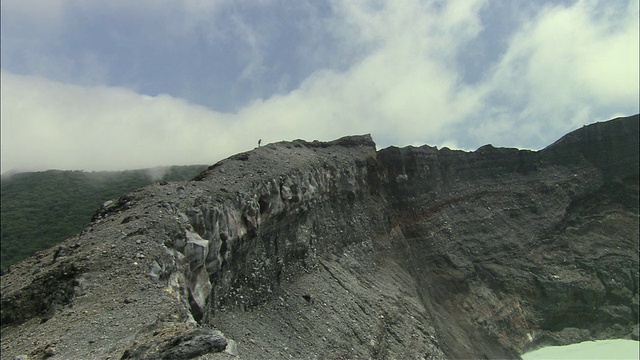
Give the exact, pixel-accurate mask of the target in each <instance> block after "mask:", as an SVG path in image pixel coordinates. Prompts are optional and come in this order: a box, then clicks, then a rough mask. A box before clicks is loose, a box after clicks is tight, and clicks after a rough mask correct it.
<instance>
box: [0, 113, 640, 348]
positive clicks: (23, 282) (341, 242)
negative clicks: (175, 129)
mask: <svg viewBox="0 0 640 360" xmlns="http://www.w3.org/2000/svg"><path fill="white" fill-rule="evenodd" d="M637 248H638V116H634V117H629V118H623V119H616V120H612V121H610V122H606V123H599V124H594V125H590V126H587V127H585V128H583V129H580V130H577V131H576V132H573V133H571V134H568V135H567V136H565V137H564V138H562V139H560V140H559V141H558V142H556V143H555V144H553V145H551V146H549V147H548V148H546V149H544V150H542V151H538V152H532V151H521V150H516V149H500V148H494V147H492V146H490V145H488V146H485V147H482V148H480V149H478V150H477V151H475V152H471V153H468V152H462V151H452V150H449V149H441V150H438V149H435V148H431V147H428V146H423V147H420V148H413V147H408V148H401V149H400V148H388V149H383V150H380V151H378V152H376V150H375V144H374V143H373V141H372V140H371V138H370V137H369V136H355V137H346V138H342V139H339V140H336V141H334V142H329V143H325V142H305V141H301V140H297V141H294V142H283V143H276V144H269V145H267V146H263V147H260V148H258V149H255V150H253V151H250V152H247V153H242V154H238V155H235V156H233V157H231V158H229V159H226V160H224V161H221V162H220V163H218V164H216V165H213V166H211V167H210V168H209V169H208V170H207V171H205V172H203V173H202V174H200V175H199V176H198V177H196V179H194V180H193V181H191V182H183V183H162V184H156V185H153V186H150V187H147V188H144V189H141V190H139V191H137V192H135V193H132V194H128V195H126V196H123V197H121V198H120V199H117V200H114V201H112V202H109V203H107V204H105V205H104V206H103V207H102V208H101V209H100V210H99V211H98V212H97V213H96V215H95V216H94V221H93V223H92V224H91V225H89V226H88V227H87V228H86V229H85V230H84V231H83V232H82V233H81V234H79V235H78V236H77V237H75V238H72V239H69V240H68V241H66V242H65V243H64V244H62V245H60V246H57V247H55V248H53V249H51V250H48V251H45V252H42V253H39V254H38V255H36V256H35V257H32V258H30V259H28V260H26V261H24V262H22V263H21V264H19V265H17V266H15V267H13V268H12V270H11V272H10V273H9V274H6V275H4V276H3V277H2V356H3V357H5V356H9V358H11V356H15V355H18V354H29V355H31V356H32V357H35V358H38V357H46V356H56V357H59V358H94V357H108V356H111V358H121V357H122V358H171V357H175V356H180V357H183V358H193V357H198V358H201V359H205V358H224V357H229V356H233V355H232V354H237V353H239V354H240V355H241V356H242V357H244V358H283V357H293V358H308V357H317V358H369V357H371V358H386V357H392V358H421V357H422V358H462V357H468V358H481V357H487V358H505V357H514V358H515V357H518V354H519V353H521V352H522V351H523V350H525V349H528V348H531V347H535V346H539V345H542V344H560V343H568V342H575V341H578V340H583V339H590V338H606V337H629V336H631V337H634V336H635V338H637V327H638V325H637V324H638V270H637V269H638V251H637ZM634 327H635V335H634ZM213 328H216V329H219V330H221V331H223V332H224V335H223V334H221V333H219V332H216V331H215V330H213ZM224 349H226V351H227V352H226V353H223V352H221V351H222V350H224Z"/></svg>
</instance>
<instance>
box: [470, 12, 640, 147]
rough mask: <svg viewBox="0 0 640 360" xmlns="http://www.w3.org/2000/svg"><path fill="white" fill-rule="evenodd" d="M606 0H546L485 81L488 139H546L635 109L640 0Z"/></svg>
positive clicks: (484, 136)
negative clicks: (622, 2) (564, 2)
mask: <svg viewBox="0 0 640 360" xmlns="http://www.w3.org/2000/svg"><path fill="white" fill-rule="evenodd" d="M607 5H608V4H607V3H606V2H600V3H598V2H596V1H590V0H580V1H576V2H575V3H574V4H572V5H571V6H561V5H555V6H547V7H546V8H544V9H543V10H542V11H541V12H540V13H539V14H538V16H536V17H534V18H533V19H531V20H529V21H527V22H525V24H524V25H523V26H522V28H521V29H520V30H519V31H518V32H517V33H516V34H515V35H514V36H513V37H512V39H511V42H510V44H509V47H508V49H507V51H506V53H505V54H504V56H503V57H502V59H501V61H500V62H499V63H498V64H497V66H496V67H495V70H494V74H493V76H492V77H491V78H490V79H489V80H488V81H487V82H486V83H485V84H484V86H485V88H486V89H487V94H488V95H487V98H485V102H486V103H487V105H488V106H490V107H492V108H490V109H489V112H488V114H487V115H490V117H491V118H494V119H495V120H494V121H493V122H494V123H495V124H494V125H491V124H487V123H486V121H485V122H482V123H481V124H479V125H478V126H477V128H478V130H481V131H479V133H480V134H482V139H483V140H487V141H491V140H490V139H494V140H496V139H498V140H499V141H503V142H506V143H508V145H511V146H514V145H518V144H519V145H520V146H534V147H535V146H536V145H537V146H542V145H544V143H541V141H540V140H541V139H544V140H546V141H550V140H553V139H549V134H559V133H560V134H561V133H562V132H565V131H569V130H571V129H573V128H575V127H577V126H579V125H581V124H584V123H586V122H592V121H594V120H598V118H597V117H600V118H599V120H602V119H606V118H609V117H610V116H611V117H613V115H614V114H616V113H619V112H620V111H628V112H629V113H628V114H630V113H633V112H637V111H638V96H639V94H638V89H639V87H640V86H639V80H638V79H639V74H638V63H639V59H638V54H639V52H640V49H639V46H638V44H639V40H638V30H639V29H638V2H637V1H633V0H632V1H629V3H628V5H627V6H626V7H625V8H623V9H622V11H620V10H619V9H618V11H614V6H611V7H607ZM498 124H501V125H498ZM514 134H516V136H514ZM507 138H509V139H507Z"/></svg>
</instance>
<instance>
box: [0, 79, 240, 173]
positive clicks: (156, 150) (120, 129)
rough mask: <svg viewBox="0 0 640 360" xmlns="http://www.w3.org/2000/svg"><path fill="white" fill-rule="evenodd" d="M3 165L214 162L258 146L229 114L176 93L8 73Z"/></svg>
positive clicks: (127, 166)
mask: <svg viewBox="0 0 640 360" xmlns="http://www.w3.org/2000/svg"><path fill="white" fill-rule="evenodd" d="M1 86H2V109H1V111H2V115H1V119H2V171H3V172H4V171H7V170H11V169H13V168H22V169H47V168H60V169H87V170H113V169H123V168H125V169H131V168H142V167H150V166H156V165H167V164H194V163H196V164H207V163H213V162H215V161H217V160H218V159H220V158H221V157H223V156H227V155H230V154H232V153H233V152H236V151H240V150H243V149H247V148H250V147H251V145H252V144H251V143H247V142H248V139H242V140H240V141H238V139H237V138H236V139H233V138H232V137H231V136H230V133H229V128H230V126H229V122H228V119H227V118H226V117H225V116H223V115H221V114H219V113H215V112H213V111H210V110H208V109H206V108H203V107H199V106H194V105H192V104H188V103H185V102H184V101H182V100H180V99H175V98H171V97H169V96H157V97H149V96H143V95H139V94H136V93H134V92H132V91H130V90H127V89H123V88H107V87H83V86H77V85H66V84H60V83H56V82H51V81H48V80H43V79H40V78H34V77H27V76H19V75H13V74H9V73H6V72H2V79H1Z"/></svg>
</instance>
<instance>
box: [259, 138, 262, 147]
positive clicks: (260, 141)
mask: <svg viewBox="0 0 640 360" xmlns="http://www.w3.org/2000/svg"><path fill="white" fill-rule="evenodd" d="M260 144H262V139H258V147H260Z"/></svg>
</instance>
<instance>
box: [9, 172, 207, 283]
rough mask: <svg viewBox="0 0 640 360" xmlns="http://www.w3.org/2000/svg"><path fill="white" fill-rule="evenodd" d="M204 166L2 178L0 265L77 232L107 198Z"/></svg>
mask: <svg viewBox="0 0 640 360" xmlns="http://www.w3.org/2000/svg"><path fill="white" fill-rule="evenodd" d="M205 168H206V165H192V166H172V167H162V168H153V169H145V170H131V171H114V172H83V171H60V170H49V171H43V172H30V173H20V174H15V175H11V176H3V178H2V194H1V196H2V207H1V208H2V210H1V216H2V218H1V224H2V225H1V227H2V237H1V243H2V246H1V248H2V250H1V264H2V269H3V270H6V269H7V268H8V267H9V266H11V265H12V264H15V263H16V262H18V261H20V260H22V259H24V258H26V257H27V256H29V255H32V254H33V253H35V252H36V251H39V250H43V249H46V248H48V247H50V246H53V245H55V244H57V243H59V242H60V241H62V240H64V239H66V238H68V237H70V236H73V235H75V234H77V233H78V232H79V231H81V230H82V228H83V227H84V226H85V225H86V224H87V223H88V222H89V221H90V220H91V216H92V215H93V214H94V212H95V211H96V210H97V208H98V207H99V206H100V205H101V204H102V203H104V202H105V201H107V200H109V199H113V198H115V197H118V196H120V195H123V194H125V193H128V192H131V191H134V190H136V189H138V188H140V187H143V186H145V185H148V184H150V183H152V182H154V181H180V180H190V179H192V178H193V177H195V176H196V175H197V174H199V173H200V172H201V171H203V170H204V169H205Z"/></svg>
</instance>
